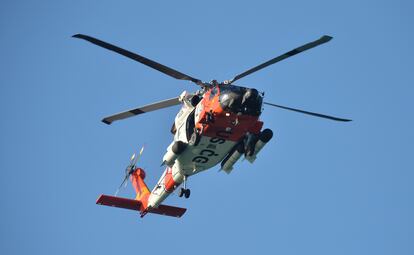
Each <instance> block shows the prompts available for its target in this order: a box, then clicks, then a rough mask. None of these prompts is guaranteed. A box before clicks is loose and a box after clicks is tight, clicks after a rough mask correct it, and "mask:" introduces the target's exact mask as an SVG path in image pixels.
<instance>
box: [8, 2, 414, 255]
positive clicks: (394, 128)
mask: <svg viewBox="0 0 414 255" xmlns="http://www.w3.org/2000/svg"><path fill="white" fill-rule="evenodd" d="M0 6H1V8H0V31H1V33H0V46H1V47H0V56H1V58H0V70H1V72H0V109H1V110H0V111H1V118H2V120H1V121H0V131H1V132H0V141H1V143H0V152H1V153H0V169H1V178H0V191H1V194H2V196H3V198H2V203H1V205H0V209H1V210H0V211H1V217H0V251H1V253H2V254H28V253H30V254H74V253H76V254H87V253H88V254H98V253H99V254H114V253H116V254H128V253H136V252H139V253H140V254H154V253H157V254H158V253H160V254H162V253H167V252H168V253H173V254H174V253H180V254H194V253H196V254H211V253H215V254H225V253H231V254H236V253H237V254H251V253H254V254H269V253H272V254H319V255H320V254H413V253H414V245H413V237H414V230H413V229H414V220H413V217H412V215H414V205H413V199H412V198H413V194H414V193H413V192H414V188H413V185H412V183H413V177H414V174H413V169H414V167H413V166H414V164H413V162H412V158H413V143H414V135H413V130H414V124H413V122H414V120H413V106H412V101H413V95H414V93H413V92H414V89H413V86H412V85H413V84H414V83H413V82H414V79H413V75H412V67H413V57H414V54H413V50H412V45H413V44H414V36H413V29H412V24H413V23H414V20H413V15H412V12H413V4H412V3H411V2H410V1H354V0H351V1H254V2H253V1H251V2H250V1H249V2H248V1H204V2H201V1H197V2H196V1H175V2H172V1H151V2H150V1H148V2H147V3H144V2H143V1H141V2H137V1H123V2H116V3H115V2H112V1H42V2H37V1H2V3H1V4H0ZM76 33H84V34H89V35H91V36H95V37H98V38H101V39H102V40H105V41H108V42H111V43H114V44H117V45H119V46H121V47H124V48H126V49H129V50H131V51H135V52H137V53H140V54H142V55H144V56H146V57H149V58H152V59H154V60H156V61H159V62H161V63H163V64H165V65H168V66H171V67H173V68H176V69H177V70H180V71H182V72H184V73H187V74H189V75H192V76H194V77H197V78H200V79H203V80H205V81H209V80H211V79H217V80H224V79H229V78H232V77H233V76H234V75H236V74H238V73H240V72H242V71H244V70H246V69H248V68H250V67H253V66H255V65H257V64H259V63H261V62H263V61H266V60H268V59H270V58H272V57H274V56H277V55H279V54H281V53H284V52H286V51H288V50H290V49H293V48H294V47H297V46H299V45H302V44H304V43H307V42H309V41H312V40H315V39H317V38H319V37H320V36H322V35H324V34H328V35H331V36H333V37H334V39H333V40H332V41H331V42H329V43H327V44H325V45H323V46H320V47H318V48H315V49H312V50H310V51H308V52H306V53H303V54H300V55H297V56H295V57H292V58H290V59H288V60H286V61H283V62H281V63H278V64H276V65H274V66H271V67H269V68H267V69H265V70H262V71H261V72H258V73H255V74H253V75H251V76H249V77H246V78H244V79H242V80H240V81H239V82H238V83H237V84H239V85H244V86H249V87H256V88H258V89H259V90H261V91H265V92H266V100H267V101H269V102H273V103H276V104H282V105H287V106H291V107H297V108H303V109H307V110H310V111H317V112H322V113H326V114H332V115H337V116H341V117H345V118H352V119H353V120H354V121H353V122H351V123H338V122H333V121H328V120H323V119H318V118H312V117H308V116H304V115H300V114H296V113H292V112H286V111H283V110H279V109H273V108H269V107H266V108H265V110H264V112H263V114H262V120H263V121H264V122H265V127H269V128H271V129H273V131H274V133H275V138H274V139H273V140H272V142H271V143H270V144H269V145H268V146H267V147H265V149H264V150H263V151H262V153H261V154H260V155H259V158H258V160H257V161H256V163H255V164H254V165H250V164H249V163H247V162H242V163H240V164H238V167H237V168H236V169H235V170H234V171H233V173H232V174H230V175H226V174H224V173H222V172H220V173H219V172H218V168H215V169H211V170H210V171H207V172H204V173H202V174H200V175H197V176H195V177H193V178H191V179H190V180H189V186H190V188H191V190H192V195H191V198H190V199H189V200H184V199H180V198H178V197H177V196H171V197H170V198H169V199H168V200H167V202H168V204H172V205H178V206H183V207H186V208H188V211H187V213H186V214H185V216H184V217H183V218H181V219H174V218H168V217H160V216H154V215H149V216H148V217H146V218H144V219H143V220H142V219H140V218H139V217H138V216H137V215H136V214H135V213H134V212H132V211H127V210H120V209H113V208H104V207H101V206H97V205H95V199H96V198H97V196H98V195H99V194H101V193H106V194H113V193H114V192H115V190H116V188H117V186H118V185H119V183H120V182H121V181H122V177H123V176H122V175H123V170H124V167H125V166H126V164H127V163H128V159H129V157H130V155H131V154H132V153H133V152H134V151H138V150H139V148H140V146H141V145H142V144H144V143H145V144H146V149H145V152H144V155H143V157H142V160H141V166H142V167H144V168H145V169H146V172H147V179H146V180H147V183H148V185H149V186H151V187H152V186H153V185H154V184H155V182H156V180H157V179H158V177H159V175H160V174H161V173H162V171H163V168H161V167H159V165H160V162H161V158H162V156H163V153H164V152H165V149H166V146H167V145H168V144H169V143H170V141H171V139H172V137H171V135H170V133H169V128H170V126H171V123H172V121H173V118H174V115H175V112H176V111H177V110H178V109H177V108H171V109H165V110H162V111H158V112H154V113H152V114H147V115H143V116H140V117H136V118H133V119H129V120H126V121H124V122H119V123H114V124H113V125H112V126H106V125H104V124H102V123H101V122H100V120H101V118H102V117H103V116H106V115H109V114H112V113H115V112H118V111H122V110H125V109H129V108H131V107H136V106H139V105H143V104H147V103H150V102H153V101H157V100H161V99H165V98H170V97H174V96H177V95H179V94H180V93H181V92H182V91H183V90H188V91H192V90H195V89H196V87H195V86H193V85H192V84H191V83H189V82H183V81H178V80H174V79H171V78H170V77H168V76H165V75H163V74H161V73H158V72H156V71H154V70H151V69H149V68H147V67H145V66H143V65H141V64H139V63H135V62H133V61H131V60H129V59H127V58H124V57H122V56H120V55H117V54H114V53H112V52H109V51H106V50H104V49H101V48H99V47H97V46H93V45H91V44H89V43H86V42H83V41H80V40H76V39H72V38H71V35H73V34H76ZM121 194H122V195H123V196H126V197H132V196H133V193H132V189H131V187H130V186H129V187H128V188H127V189H126V190H123V191H122V193H121Z"/></svg>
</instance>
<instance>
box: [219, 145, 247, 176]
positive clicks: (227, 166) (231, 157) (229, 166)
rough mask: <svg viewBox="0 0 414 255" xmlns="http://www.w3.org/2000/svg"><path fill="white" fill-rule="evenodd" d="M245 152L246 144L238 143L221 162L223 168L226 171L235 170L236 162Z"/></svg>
mask: <svg viewBox="0 0 414 255" xmlns="http://www.w3.org/2000/svg"><path fill="white" fill-rule="evenodd" d="M243 154H244V144H243V143H239V144H237V145H236V147H235V149H233V150H232V151H231V152H230V153H229V154H228V155H227V157H225V158H224V160H223V161H222V162H221V170H223V171H225V172H226V173H228V174H229V173H230V172H231V170H233V166H234V164H236V162H237V161H238V160H239V159H240V157H241V156H242V155H243Z"/></svg>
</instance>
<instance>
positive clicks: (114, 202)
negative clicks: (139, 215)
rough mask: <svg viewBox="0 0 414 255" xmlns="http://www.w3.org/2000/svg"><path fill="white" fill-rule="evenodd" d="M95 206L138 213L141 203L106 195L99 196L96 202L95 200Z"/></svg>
mask: <svg viewBox="0 0 414 255" xmlns="http://www.w3.org/2000/svg"><path fill="white" fill-rule="evenodd" d="M96 204H98V205H107V206H113V207H119V208H125V209H130V210H135V211H139V210H140V207H141V202H139V201H138V200H135V199H128V198H122V197H114V196H108V195H101V196H100V197H99V198H98V200H96Z"/></svg>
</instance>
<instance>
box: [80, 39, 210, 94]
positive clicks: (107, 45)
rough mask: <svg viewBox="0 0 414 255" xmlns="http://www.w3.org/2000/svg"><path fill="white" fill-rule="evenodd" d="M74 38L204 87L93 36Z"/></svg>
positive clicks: (199, 81)
mask: <svg viewBox="0 0 414 255" xmlns="http://www.w3.org/2000/svg"><path fill="white" fill-rule="evenodd" d="M72 37H74V38H79V39H83V40H86V41H88V42H91V43H93V44H96V45H98V46H101V47H103V48H105V49H108V50H111V51H115V52H116V53H119V54H121V55H123V56H125V57H128V58H130V59H133V60H135V61H138V62H140V63H142V64H144V65H146V66H149V67H151V68H153V69H155V70H158V71H160V72H162V73H164V74H166V75H169V76H171V77H173V78H176V79H179V80H187V81H192V82H194V83H196V84H197V85H200V86H202V85H203V82H202V81H201V80H199V79H196V78H193V77H191V76H189V75H186V74H183V73H181V72H179V71H177V70H174V69H172V68H170V67H168V66H165V65H162V64H160V63H157V62H155V61H153V60H151V59H148V58H145V57H143V56H140V55H138V54H136V53H133V52H131V51H128V50H124V49H122V48H119V47H117V46H115V45H112V44H109V43H107V42H104V41H101V40H99V39H96V38H93V37H91V36H88V35H83V34H76V35H73V36H72Z"/></svg>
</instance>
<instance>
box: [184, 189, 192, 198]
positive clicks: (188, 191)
mask: <svg viewBox="0 0 414 255" xmlns="http://www.w3.org/2000/svg"><path fill="white" fill-rule="evenodd" d="M190 194H191V191H190V189H186V190H185V193H184V197H185V198H189V197H190Z"/></svg>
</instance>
